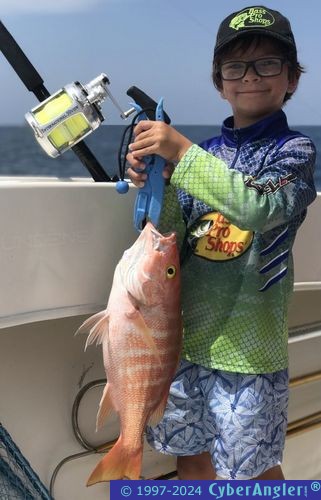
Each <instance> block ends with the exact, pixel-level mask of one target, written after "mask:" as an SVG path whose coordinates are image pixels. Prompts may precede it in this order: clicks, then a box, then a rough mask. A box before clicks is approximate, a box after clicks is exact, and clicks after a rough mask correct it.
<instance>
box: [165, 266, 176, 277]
mask: <svg viewBox="0 0 321 500" xmlns="http://www.w3.org/2000/svg"><path fill="white" fill-rule="evenodd" d="M166 276H167V278H169V279H172V278H174V277H175V276H176V267H175V266H169V267H168V268H167V270H166Z"/></svg>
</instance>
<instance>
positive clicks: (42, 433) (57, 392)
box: [0, 177, 321, 500]
mask: <svg viewBox="0 0 321 500" xmlns="http://www.w3.org/2000/svg"><path fill="white" fill-rule="evenodd" d="M136 192H137V191H136V189H135V188H134V187H133V186H130V189H129V192H128V193H127V194H124V195H120V194H119V193H117V191H116V189H115V186H114V184H113V183H107V182H106V183H105V182H94V181H93V180H92V179H90V178H81V179H80V178H78V179H59V178H54V177H37V178H32V177H23V178H17V177H2V178H1V183H0V211H1V214H2V216H1V218H0V254H1V258H0V266H1V288H0V394H1V398H0V422H1V424H2V425H3V427H4V428H5V429H6V430H7V431H8V433H9V434H10V436H11V438H12V440H13V441H14V443H15V444H16V445H17V447H18V448H19V450H20V452H21V454H22V455H23V456H24V457H25V458H26V459H27V460H28V462H29V464H30V466H31V467H32V469H33V470H34V471H35V472H36V474H37V475H38V477H39V479H40V481H41V483H42V484H43V485H44V486H45V487H46V488H47V489H48V491H50V496H51V498H54V499H56V500H72V499H77V500H86V499H92V498H95V499H96V500H100V499H104V500H105V499H106V498H107V495H108V491H109V484H108V483H100V484H97V485H94V486H91V487H90V488H87V487H86V480H87V478H88V476H89V474H90V473H91V471H92V470H93V468H94V466H95V465H96V464H97V462H98V460H99V459H100V456H99V453H101V452H102V450H105V451H106V450H108V449H109V448H110V446H111V445H112V443H113V442H114V440H115V439H116V438H117V436H118V432H119V429H118V423H117V420H116V419H113V418H111V419H110V420H108V421H107V423H106V426H105V427H104V429H102V430H101V431H99V432H98V433H96V432H95V418H96V413H97V408H98V403H99V400H100V397H101V394H102V390H103V386H104V384H105V372H104V368H103V362H102V354H101V349H100V347H95V346H91V347H89V348H88V349H87V350H86V352H85V351H84V346H85V342H86V337H85V336H83V335H77V336H75V332H76V330H77V328H78V327H79V326H80V324H81V323H82V322H83V320H84V319H85V318H86V317H88V316H89V315H91V314H93V313H95V312H96V311H99V310H101V309H103V308H105V306H106V302H107V298H108V295H109V291H110V287H111V282H112V276H113V272H114V268H115V265H116V263H117V262H118V260H119V259H120V257H121V255H122V253H123V251H124V250H125V249H126V248H128V247H129V246H130V245H131V244H132V242H133V241H134V240H135V239H136V237H137V232H136V231H135V229H134V226H133V205H134V200H135V195H136ZM320 213H321V193H318V196H317V198H316V200H315V202H314V203H313V204H312V205H311V206H310V208H309V210H308V216H307V219H306V221H305V222H304V224H303V226H302V227H301V228H300V230H299V233H298V237H297V240H296V243H295V247H294V258H295V269H296V273H295V287H294V296H293V300H292V302H291V307H290V334H289V354H290V375H291V389H290V406H289V425H288V435H287V440H286V448H285V455H284V464H283V469H284V473H285V476H286V478H287V479H302V480H303V479H311V480H312V479H317V478H320V477H321V444H320V443H321V399H320V394H321V357H320V352H321V307H320V303H321V259H320V255H321V226H320V223H319V219H320V217H319V214H320ZM0 456H1V447H0ZM142 475H143V477H144V478H146V479H156V478H160V477H161V478H166V479H171V478H173V479H175V478H176V471H175V460H174V458H173V457H169V456H166V455H161V454H158V453H156V452H155V451H153V450H152V449H151V448H150V447H149V446H148V445H147V444H146V446H145V452H144V461H143V471H142ZM9 498H10V497H9ZM39 498H42V497H39ZM48 498H50V497H48Z"/></svg>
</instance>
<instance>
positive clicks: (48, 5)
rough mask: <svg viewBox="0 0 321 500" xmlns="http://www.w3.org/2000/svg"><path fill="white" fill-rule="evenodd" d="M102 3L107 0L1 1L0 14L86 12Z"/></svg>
mask: <svg viewBox="0 0 321 500" xmlns="http://www.w3.org/2000/svg"><path fill="white" fill-rule="evenodd" d="M108 1H110V0H108ZM102 3H106V0H0V12H1V15H7V14H29V13H30V14H35V13H38V14H44V13H48V14H50V13H60V12H62V13H63V12H86V11H89V10H90V9H92V8H93V7H97V5H99V4H102Z"/></svg>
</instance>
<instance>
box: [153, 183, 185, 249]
mask: <svg viewBox="0 0 321 500" xmlns="http://www.w3.org/2000/svg"><path fill="white" fill-rule="evenodd" d="M157 229H158V230H159V231H160V232H161V233H162V234H164V233H168V232H171V231H175V232H176V238H177V245H178V248H179V249H181V248H182V244H183V241H184V237H185V232H186V224H185V222H184V218H183V212H182V209H181V206H180V203H179V201H178V197H177V190H176V188H175V187H174V186H173V185H169V186H166V187H165V192H164V202H163V208H162V213H161V217H160V221H159V225H158V228H157Z"/></svg>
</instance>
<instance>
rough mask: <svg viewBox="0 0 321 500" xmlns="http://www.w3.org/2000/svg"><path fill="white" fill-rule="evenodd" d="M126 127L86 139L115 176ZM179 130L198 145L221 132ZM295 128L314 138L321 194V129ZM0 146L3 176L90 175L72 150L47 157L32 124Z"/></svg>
mask: <svg viewBox="0 0 321 500" xmlns="http://www.w3.org/2000/svg"><path fill="white" fill-rule="evenodd" d="M124 128H125V127H124V126H122V125H103V126H102V127H100V128H99V129H98V130H96V131H95V132H94V133H92V134H91V135H89V136H88V137H87V138H86V139H85V142H86V144H87V145H88V146H89V148H90V149H91V150H92V152H93V153H94V155H95V156H96V158H97V159H98V161H99V162H100V163H101V165H102V166H103V167H104V169H105V171H106V172H107V173H108V174H109V175H110V176H111V177H112V176H114V175H118V174H119V172H118V150H119V145H120V141H121V138H122V134H123V131H124ZM175 128H177V129H178V130H179V131H180V132H181V133H182V134H184V135H186V136H187V137H188V138H189V139H190V140H191V141H193V142H196V143H198V142H200V141H201V140H203V139H207V138H209V137H212V136H214V135H218V134H219V133H220V127H217V126H204V125H181V126H176V127H175ZM293 128H296V129H298V130H300V131H301V132H302V133H304V134H306V135H308V136H310V137H311V139H312V140H313V141H314V143H315V145H316V148H317V150H318V157H317V166H316V173H315V180H316V185H317V189H318V191H321V126H301V127H299V126H298V127H293ZM0 147H1V154H0V176H7V175H10V176H47V175H49V176H54V177H62V178H70V177H88V176H89V173H88V171H87V169H86V168H85V167H84V166H83V165H82V163H81V162H80V161H79V159H78V158H77V156H76V155H75V154H74V153H73V152H71V151H68V152H66V153H64V154H63V155H62V156H61V157H58V158H55V159H54V158H50V157H49V156H47V155H46V154H45V153H44V151H43V150H42V149H41V147H40V146H39V144H38V143H37V141H36V140H35V138H34V135H33V132H32V130H31V128H30V127H29V126H28V125H26V126H3V127H0ZM0 180H1V178H0Z"/></svg>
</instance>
